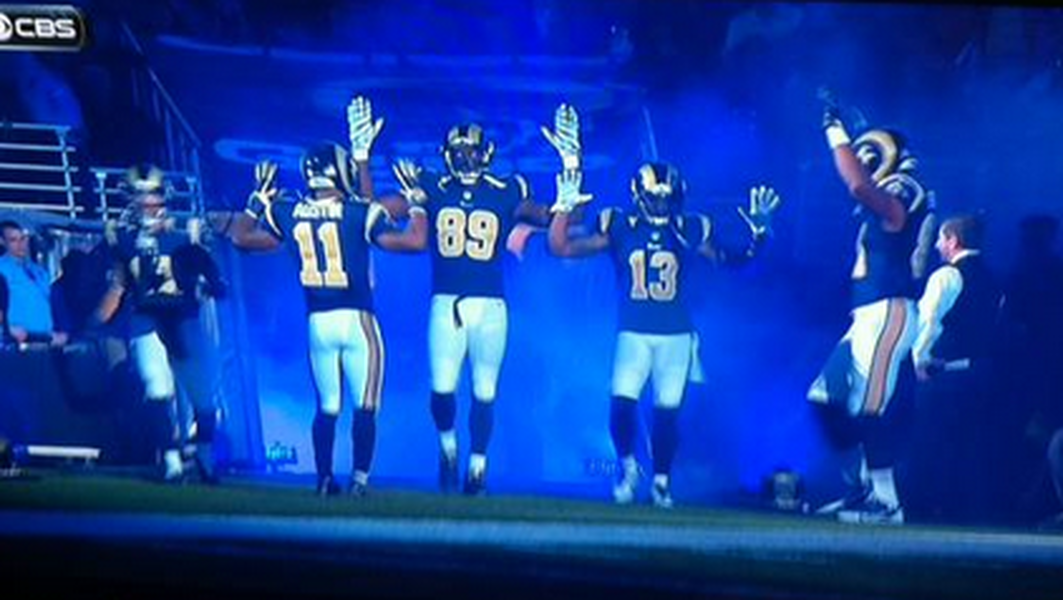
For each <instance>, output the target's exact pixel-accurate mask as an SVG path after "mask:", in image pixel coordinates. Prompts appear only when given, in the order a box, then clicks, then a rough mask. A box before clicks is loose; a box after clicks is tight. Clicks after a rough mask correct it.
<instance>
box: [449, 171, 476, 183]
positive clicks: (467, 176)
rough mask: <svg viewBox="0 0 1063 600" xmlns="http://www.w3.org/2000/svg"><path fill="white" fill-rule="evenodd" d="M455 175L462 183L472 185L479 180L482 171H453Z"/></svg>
mask: <svg viewBox="0 0 1063 600" xmlns="http://www.w3.org/2000/svg"><path fill="white" fill-rule="evenodd" d="M455 176H456V177H457V178H458V181H460V182H461V183H462V184H464V185H474V184H475V183H476V182H477V181H480V177H483V171H473V172H472V173H463V172H458V173H455Z"/></svg>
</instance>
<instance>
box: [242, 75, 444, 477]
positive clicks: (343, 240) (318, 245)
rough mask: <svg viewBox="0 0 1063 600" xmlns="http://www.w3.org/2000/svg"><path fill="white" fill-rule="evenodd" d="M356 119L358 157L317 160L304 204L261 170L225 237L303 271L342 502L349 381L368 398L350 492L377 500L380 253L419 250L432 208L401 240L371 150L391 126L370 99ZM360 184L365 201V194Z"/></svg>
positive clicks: (329, 149)
mask: <svg viewBox="0 0 1063 600" xmlns="http://www.w3.org/2000/svg"><path fill="white" fill-rule="evenodd" d="M347 116H348V125H349V133H350V141H351V149H352V150H351V156H349V155H348V153H347V151H346V150H344V149H343V148H342V147H340V146H339V145H337V144H333V143H323V144H319V145H317V146H314V147H313V148H310V149H309V150H307V151H306V153H305V154H304V156H303V157H302V160H301V170H302V175H303V178H304V180H305V184H306V187H307V188H308V192H307V193H306V194H305V195H303V196H300V197H292V196H290V195H289V194H287V193H285V192H281V191H280V190H278V188H277V187H276V176H277V166H276V165H274V164H271V163H268V162H264V163H260V164H259V165H257V166H256V167H255V178H256V181H257V187H256V189H255V191H254V192H253V193H252V194H251V198H250V200H249V202H248V206H247V209H246V211H245V213H244V214H243V215H240V216H238V217H236V218H235V219H233V220H232V221H231V222H229V223H227V224H226V225H225V227H223V228H222V229H223V230H225V231H227V232H228V234H229V236H230V238H231V239H232V240H233V242H234V243H235V244H236V245H237V246H238V247H242V248H245V249H252V250H268V249H273V248H276V247H278V246H282V245H283V246H284V247H286V248H287V249H288V251H289V252H291V254H292V255H293V256H294V257H295V259H296V260H297V261H298V264H299V283H300V285H301V286H302V288H303V292H304V294H305V297H306V305H307V310H308V312H309V316H308V321H309V342H310V366H311V370H312V372H313V377H314V383H315V385H316V389H317V394H318V410H317V414H316V415H315V417H314V422H313V428H312V437H313V444H314V463H315V467H316V470H317V492H318V493H319V494H320V495H323V496H328V495H335V494H338V493H339V492H340V486H339V484H338V483H337V481H336V480H335V476H334V474H333V470H332V459H333V450H334V445H335V435H336V419H337V417H338V416H339V414H340V411H341V408H342V404H341V400H342V396H341V381H342V382H343V383H345V384H346V385H347V387H348V388H349V389H350V390H351V392H352V393H353V394H354V395H355V396H356V397H357V398H358V406H357V409H356V410H355V413H354V422H353V427H352V437H353V442H354V468H353V474H352V477H351V483H350V487H349V488H348V491H349V492H350V493H351V494H352V495H356V496H361V495H364V494H365V493H366V492H367V490H368V487H367V486H368V483H369V472H370V466H371V463H372V459H373V453H374V450H375V446H376V415H377V412H378V411H379V409H380V393H381V388H382V386H383V376H384V343H383V340H382V339H381V336H380V327H379V326H378V324H377V321H376V317H375V316H374V312H373V291H372V281H371V277H370V272H371V266H370V261H371V256H370V247H371V246H376V247H378V248H382V249H385V250H391V251H398V252H402V251H410V250H416V249H417V248H418V246H417V245H416V243H415V242H416V240H417V239H419V237H420V236H421V235H423V232H424V230H425V229H426V228H427V222H426V220H425V212H424V209H423V208H422V207H420V206H417V205H414V206H412V207H411V208H410V210H409V219H410V220H409V223H408V225H407V227H406V228H405V229H403V230H399V229H397V228H396V227H394V226H393V225H392V223H391V221H390V219H389V216H388V213H387V210H386V209H385V208H384V206H383V205H381V204H379V203H377V202H374V201H373V200H372V182H371V181H370V179H369V178H370V174H369V150H370V147H371V146H372V143H373V141H374V140H375V139H376V137H377V135H378V134H379V133H380V129H381V127H382V126H383V120H382V119H377V120H376V121H374V120H373V117H372V107H371V105H370V103H369V101H368V100H367V99H365V98H363V97H360V96H359V97H356V98H354V100H352V102H351V104H350V106H349V107H348V115H347ZM352 159H353V160H352ZM352 167H353V169H352ZM354 170H357V175H355V173H354V172H353V171H354ZM356 182H357V183H358V184H359V191H360V193H359V192H356V191H355V188H354V185H355V183H356Z"/></svg>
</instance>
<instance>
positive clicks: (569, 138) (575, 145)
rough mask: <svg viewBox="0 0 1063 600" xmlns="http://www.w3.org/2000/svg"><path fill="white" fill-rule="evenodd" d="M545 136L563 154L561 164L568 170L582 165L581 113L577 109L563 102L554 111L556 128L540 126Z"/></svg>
mask: <svg viewBox="0 0 1063 600" xmlns="http://www.w3.org/2000/svg"><path fill="white" fill-rule="evenodd" d="M539 129H540V131H542V132H543V137H545V138H546V141H548V142H550V145H551V146H553V147H554V149H555V150H557V153H558V154H559V155H561V164H562V166H563V167H564V169H565V170H566V171H571V170H574V169H578V168H579V166H580V141H579V115H578V114H576V109H575V108H574V107H572V106H570V105H568V104H562V105H561V106H558V107H557V110H556V111H555V112H554V130H553V131H550V130H549V129H547V128H546V127H540V128H539Z"/></svg>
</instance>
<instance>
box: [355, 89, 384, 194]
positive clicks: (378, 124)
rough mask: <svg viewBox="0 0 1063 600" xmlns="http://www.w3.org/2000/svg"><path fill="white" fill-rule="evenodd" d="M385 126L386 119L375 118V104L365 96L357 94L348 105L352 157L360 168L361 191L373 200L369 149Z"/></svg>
mask: <svg viewBox="0 0 1063 600" xmlns="http://www.w3.org/2000/svg"><path fill="white" fill-rule="evenodd" d="M383 128H384V119H382V118H379V119H376V120H373V105H372V104H371V103H370V102H369V99H368V98H365V97H364V96H355V97H354V98H352V99H351V102H350V104H348V105H347V133H348V137H349V139H350V142H351V157H352V158H353V159H354V164H355V165H356V166H357V168H358V183H359V192H360V193H361V194H362V196H364V197H365V198H368V199H369V200H373V199H374V197H373V177H372V175H371V174H370V172H369V150H370V149H371V148H372V147H373V142H374V141H375V140H376V138H377V136H378V135H380V130H381V129H383Z"/></svg>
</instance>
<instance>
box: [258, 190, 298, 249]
mask: <svg viewBox="0 0 1063 600" xmlns="http://www.w3.org/2000/svg"><path fill="white" fill-rule="evenodd" d="M294 207H295V202H294V201H293V200H291V199H289V198H284V199H278V200H277V201H276V202H271V203H270V204H268V205H267V206H266V210H265V211H264V212H263V214H262V220H263V221H264V222H265V224H266V230H267V231H269V232H270V233H272V234H273V235H274V236H275V237H276V238H277V239H278V240H283V239H285V237H287V236H285V234H284V232H285V231H288V230H289V229H291V216H292V209H293V208H294Z"/></svg>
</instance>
